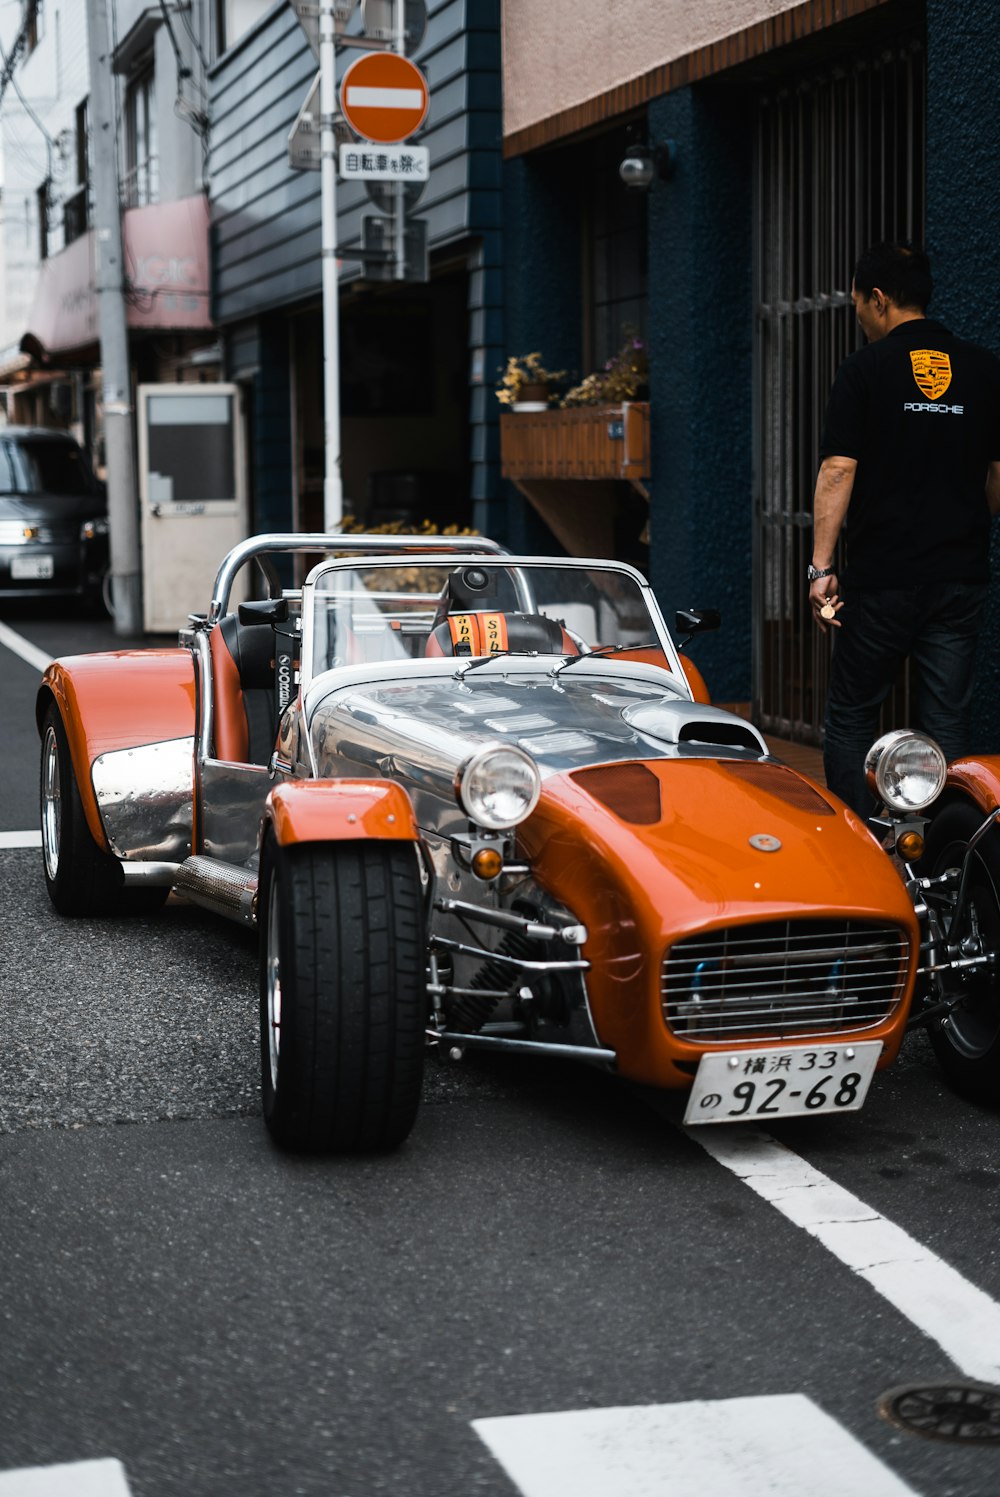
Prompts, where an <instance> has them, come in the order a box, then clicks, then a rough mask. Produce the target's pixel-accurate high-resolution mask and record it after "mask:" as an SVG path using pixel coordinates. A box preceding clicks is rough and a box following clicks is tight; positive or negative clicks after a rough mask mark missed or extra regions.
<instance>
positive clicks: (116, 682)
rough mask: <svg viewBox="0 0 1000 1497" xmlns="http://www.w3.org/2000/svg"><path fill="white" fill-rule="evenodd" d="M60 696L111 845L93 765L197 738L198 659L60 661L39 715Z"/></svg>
mask: <svg viewBox="0 0 1000 1497" xmlns="http://www.w3.org/2000/svg"><path fill="white" fill-rule="evenodd" d="M52 700H54V701H55V703H56V705H57V706H58V708H59V712H60V714H61V716H62V720H63V726H64V728H65V729H66V738H67V741H68V743H69V751H70V757H71V758H72V761H73V770H74V772H75V774H76V783H77V785H78V786H79V789H80V799H81V800H82V802H83V810H84V814H85V816H86V818H87V825H88V826H89V828H90V832H91V835H92V837H93V838H94V841H95V842H96V843H97V844H98V846H99V847H102V848H105V849H107V846H108V841H107V837H106V836H105V833H104V826H103V824H102V822H101V817H100V813H99V811H98V809H97V800H96V797H95V795H94V787H93V784H92V783H91V778H90V766H91V765H92V764H93V762H94V760H95V759H98V758H99V757H100V756H101V754H108V753H113V752H115V751H116V750H118V749H130V748H138V747H140V746H141V745H143V744H147V743H165V742H167V741H168V740H170V739H173V738H192V737H193V736H194V731H195V719H196V712H197V709H196V705H195V680H194V662H193V660H192V657H191V652H190V651H189V650H185V649H180V648H177V649H164V650H109V651H107V652H104V653H102V654H96V655H67V656H66V657H65V658H64V659H62V660H54V661H53V662H52V664H51V665H50V666H48V667H47V669H46V671H45V674H44V675H43V677H42V684H41V686H40V687H39V690H38V697H37V700H36V703H35V719H36V722H37V724H38V729H39V732H41V727H42V720H43V718H44V716H45V711H46V708H47V706H48V703H49V702H50V701H52Z"/></svg>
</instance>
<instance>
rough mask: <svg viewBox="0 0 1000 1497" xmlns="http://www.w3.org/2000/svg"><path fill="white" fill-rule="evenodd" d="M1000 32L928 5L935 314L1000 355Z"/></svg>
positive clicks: (997, 590) (998, 643) (989, 687)
mask: <svg viewBox="0 0 1000 1497" xmlns="http://www.w3.org/2000/svg"><path fill="white" fill-rule="evenodd" d="M998 85H1000V24H998V15H997V7H996V4H995V0H927V246H928V249H929V250H930V253H931V257H932V260H931V263H932V266H933V270H934V282H935V292H934V300H933V302H932V304H931V312H932V313H933V314H934V316H936V317H940V319H941V321H942V322H945V323H947V325H948V326H949V327H950V328H951V329H952V331H953V332H955V333H957V334H959V335H960V336H961V337H964V338H971V339H973V340H974V341H975V342H977V343H982V344H985V345H986V347H987V348H991V349H992V350H993V351H994V353H997V354H1000V271H998V266H1000V255H998V248H997V247H998V245H1000V181H998V177H1000V111H998V110H997V107H996V92H997V87H998ZM998 532H1000V527H998V526H997V525H996V524H995V525H994V527H993V578H994V581H993V589H992V598H991V607H990V615H989V619H988V621H987V626H986V631H985V633H984V636H983V639H982V642H981V645H980V655H979V690H978V693H977V701H976V708H975V712H974V718H973V734H974V740H975V747H976V749H977V750H979V751H989V752H991V753H1000V533H998Z"/></svg>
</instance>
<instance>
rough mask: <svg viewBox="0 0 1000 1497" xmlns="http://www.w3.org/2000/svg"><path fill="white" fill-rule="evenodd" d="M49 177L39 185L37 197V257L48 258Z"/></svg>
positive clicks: (40, 258)
mask: <svg viewBox="0 0 1000 1497" xmlns="http://www.w3.org/2000/svg"><path fill="white" fill-rule="evenodd" d="M49 185H50V184H49V179H48V177H46V179H45V181H44V182H43V183H42V185H41V187H39V189H38V192H37V198H38V258H39V260H47V259H48V258H49Z"/></svg>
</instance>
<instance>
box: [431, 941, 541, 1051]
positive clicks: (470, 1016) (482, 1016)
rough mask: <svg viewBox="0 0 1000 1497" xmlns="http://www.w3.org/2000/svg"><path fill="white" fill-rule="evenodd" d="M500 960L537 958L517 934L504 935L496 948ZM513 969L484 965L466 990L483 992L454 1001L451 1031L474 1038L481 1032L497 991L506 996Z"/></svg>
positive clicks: (497, 964) (530, 945) (534, 945)
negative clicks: (511, 957)
mask: <svg viewBox="0 0 1000 1497" xmlns="http://www.w3.org/2000/svg"><path fill="white" fill-rule="evenodd" d="M497 954H498V955H500V956H513V957H519V958H520V959H521V960H523V961H531V960H532V959H533V958H534V957H535V956H536V955H537V943H536V942H534V941H531V940H529V938H528V937H527V936H525V935H523V934H522V933H521V932H520V931H518V930H510V931H507V932H506V933H505V934H504V936H503V938H502V939H501V941H500V943H499V944H498V946H497ZM514 971H515V969H514V968H513V967H511V966H510V965H509V964H508V963H507V962H498V961H495V960H494V961H487V962H484V963H483V965H482V966H481V967H480V968H479V971H478V972H477V973H476V974H475V975H474V976H473V978H472V980H471V982H470V983H469V986H470V988H477V989H486V990H487V991H485V992H477V993H475V994H469V993H467V994H464V995H463V996H462V997H461V998H459V999H457V1000H456V1003H455V1006H454V1008H453V1009H452V1012H451V1016H450V1023H451V1025H452V1027H453V1028H454V1029H459V1030H464V1031H465V1032H466V1033H468V1034H474V1033H475V1031H476V1030H477V1029H482V1027H483V1025H484V1024H485V1023H486V1021H487V1019H488V1018H489V1017H490V1014H491V1013H492V1012H493V1010H494V1009H495V1008H496V1006H497V1004H498V1003H499V1002H500V999H499V998H497V997H495V996H494V995H495V994H496V992H497V991H498V990H503V991H504V992H507V991H508V990H509V989H510V987H511V985H512V982H513V976H514Z"/></svg>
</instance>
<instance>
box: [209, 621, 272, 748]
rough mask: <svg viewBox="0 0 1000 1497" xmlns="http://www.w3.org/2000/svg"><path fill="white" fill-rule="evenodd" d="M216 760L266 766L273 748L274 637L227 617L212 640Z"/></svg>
mask: <svg viewBox="0 0 1000 1497" xmlns="http://www.w3.org/2000/svg"><path fill="white" fill-rule="evenodd" d="M209 645H210V648H211V652H212V681H213V687H214V691H213V697H214V714H213V721H214V730H215V733H214V736H215V754H216V757H217V758H219V759H225V760H227V761H229V762H230V763H235V764H266V763H267V761H268V760H269V758H270V757H271V750H272V749H273V748H274V740H275V734H276V732H277V724H276V722H275V710H276V709H275V689H274V631H273V630H272V629H269V628H267V627H266V626H264V625H261V624H241V623H240V621H239V619H238V618H237V616H236V614H234V613H227V614H226V615H225V617H224V618H222V619H220V620H219V622H218V623H217V624H216V626H215V628H214V629H213V630H212V632H211V634H210V635H209Z"/></svg>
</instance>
